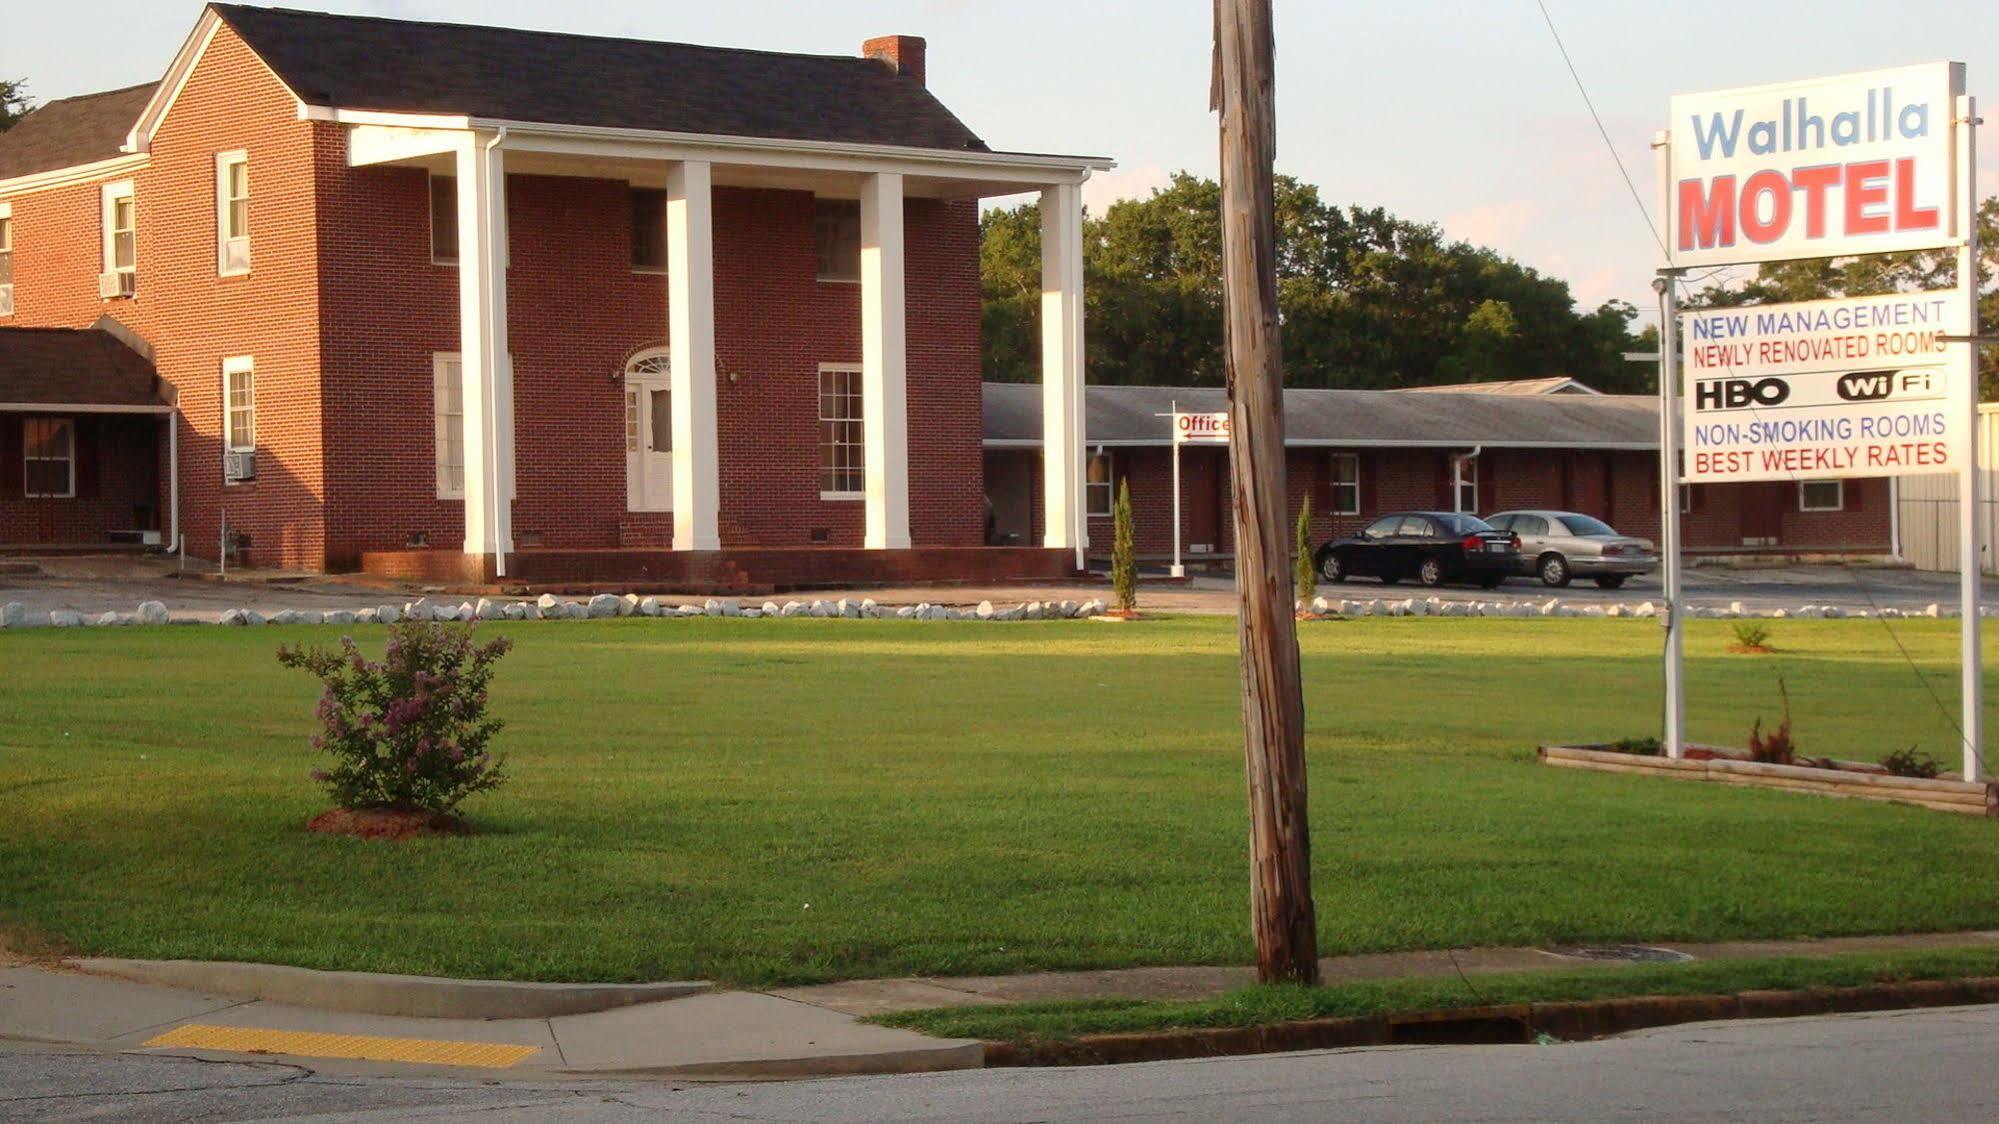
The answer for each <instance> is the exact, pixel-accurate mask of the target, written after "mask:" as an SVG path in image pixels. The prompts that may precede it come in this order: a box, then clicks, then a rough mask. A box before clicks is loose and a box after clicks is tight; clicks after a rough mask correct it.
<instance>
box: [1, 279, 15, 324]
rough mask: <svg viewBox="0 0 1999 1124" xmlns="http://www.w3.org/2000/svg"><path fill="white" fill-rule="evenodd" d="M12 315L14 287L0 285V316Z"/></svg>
mask: <svg viewBox="0 0 1999 1124" xmlns="http://www.w3.org/2000/svg"><path fill="white" fill-rule="evenodd" d="M12 315H14V286H12V285H0V316H12Z"/></svg>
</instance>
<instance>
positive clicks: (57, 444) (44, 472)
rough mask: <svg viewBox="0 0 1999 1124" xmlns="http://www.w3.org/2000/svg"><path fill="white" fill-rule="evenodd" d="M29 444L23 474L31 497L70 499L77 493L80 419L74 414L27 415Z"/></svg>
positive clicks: (25, 426) (24, 428)
mask: <svg viewBox="0 0 1999 1124" xmlns="http://www.w3.org/2000/svg"><path fill="white" fill-rule="evenodd" d="M21 436H22V437H23V438H25V444H26V446H27V453H26V460H25V462H24V463H23V465H22V476H23V478H24V482H25V483H26V485H27V488H26V495H27V496H28V498H29V499H69V498H70V497H72V496H74V495H76V422H75V421H73V420H72V419H70V418H24V419H22V421H21Z"/></svg>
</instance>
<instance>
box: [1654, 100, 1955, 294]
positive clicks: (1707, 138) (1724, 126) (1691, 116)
mask: <svg viewBox="0 0 1999 1124" xmlns="http://www.w3.org/2000/svg"><path fill="white" fill-rule="evenodd" d="M1963 92H1964V64H1962V63H1950V62H1939V63H1928V64H1925V65H1922V66H1907V67H1899V68H1896V69H1892V70H1875V71H1868V72H1866V73H1861V74H1850V75H1844V76H1841V77H1837V78H1823V79H1816V80H1812V81H1806V82H1785V83H1779V84H1777V85H1770V86H1750V87H1744V88H1741V89H1734V90H1721V91H1717V92H1713V93H1705V94H1683V95H1679V96H1676V97H1674V98H1673V99H1672V103H1671V116H1670V122H1671V123H1670V125H1669V129H1670V140H1671V144H1670V157H1669V160H1668V169H1669V178H1668V183H1667V188H1666V190H1667V198H1666V200H1665V204H1666V212H1667V236H1668V239H1669V241H1668V245H1670V246H1671V247H1672V255H1671V256H1672V263H1673V264H1674V265H1675V266H1680V267H1688V266H1703V265H1729V264H1738V263H1747V262H1766V261H1785V260H1790V259H1794V258H1824V257H1835V256H1839V255H1845V254H1878V253H1887V252H1890V251H1898V250H1919V249H1935V248H1939V247H1943V246H1950V245H1955V244H1956V243H1957V241H1958V239H1959V237H1960V235H1959V233H1958V227H1959V219H1960V216H1959V215H1957V213H1956V209H1955V199H1956V195H1955V193H1954V192H1953V191H1952V185H1953V184H1954V183H1955V182H1956V177H1955V175H1954V174H1953V173H1954V168H1953V160H1954V151H1955V150H1954V147H1953V144H1952V123H1953V121H1952V119H1953V116H1954V110H1955V108H1956V105H1957V97H1958V95H1959V94H1961V93H1963Z"/></svg>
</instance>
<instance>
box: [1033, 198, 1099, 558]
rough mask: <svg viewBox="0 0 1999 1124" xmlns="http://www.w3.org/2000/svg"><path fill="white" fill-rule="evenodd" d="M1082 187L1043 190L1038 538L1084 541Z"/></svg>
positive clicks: (1060, 543)
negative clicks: (1042, 523)
mask: <svg viewBox="0 0 1999 1124" xmlns="http://www.w3.org/2000/svg"><path fill="white" fill-rule="evenodd" d="M1083 441H1084V426H1083V191H1082V188H1081V187H1080V186H1079V185H1077V184H1057V185H1055V186H1053V187H1048V188H1044V189H1043V190H1042V192H1041V455H1042V491H1043V498H1044V500H1045V502H1046V504H1047V517H1046V528H1045V531H1046V533H1045V535H1044V537H1043V539H1042V542H1043V543H1044V544H1045V545H1047V546H1050V547H1055V548H1073V549H1074V550H1075V551H1076V565H1077V568H1078V569H1081V568H1082V564H1083V548H1084V547H1085V546H1087V545H1088V538H1087V536H1086V532H1085V528H1086V527H1087V524H1086V523H1085V522H1084V520H1083Z"/></svg>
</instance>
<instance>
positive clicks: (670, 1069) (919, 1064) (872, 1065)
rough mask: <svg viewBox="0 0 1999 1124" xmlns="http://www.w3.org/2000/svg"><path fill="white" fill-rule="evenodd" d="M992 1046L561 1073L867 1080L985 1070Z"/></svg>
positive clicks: (960, 1044)
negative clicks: (865, 1078) (890, 1076)
mask: <svg viewBox="0 0 1999 1124" xmlns="http://www.w3.org/2000/svg"><path fill="white" fill-rule="evenodd" d="M990 1049H991V1047H990V1046H988V1045H986V1044H985V1043H982V1042H956V1041H953V1042H949V1043H940V1044H939V1045H937V1046H935V1047H929V1048H915V1049H907V1050H872V1051H868V1052H865V1053H857V1054H825V1055H808V1056H804V1057H797V1058H757V1059H753V1060H745V1061H733V1062H693V1063H689V1064H687V1065H667V1066H627V1067H624V1068H596V1067H590V1068H570V1069H560V1070H556V1071H555V1072H557V1073H562V1074H566V1075H568V1076H571V1077H684V1078H706V1079H712V1080H719V1081H773V1080H791V1079H797V1078H808V1077H863V1076H879V1075H883V1074H899V1073H942V1072H944V1071H946V1070H958V1069H980V1068H983V1067H984V1066H986V1065H988V1064H991V1063H989V1062H988V1061H987V1057H988V1053H989V1051H990Z"/></svg>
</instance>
